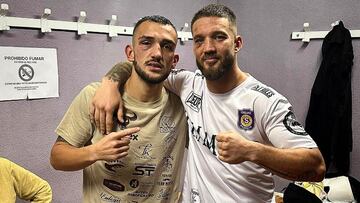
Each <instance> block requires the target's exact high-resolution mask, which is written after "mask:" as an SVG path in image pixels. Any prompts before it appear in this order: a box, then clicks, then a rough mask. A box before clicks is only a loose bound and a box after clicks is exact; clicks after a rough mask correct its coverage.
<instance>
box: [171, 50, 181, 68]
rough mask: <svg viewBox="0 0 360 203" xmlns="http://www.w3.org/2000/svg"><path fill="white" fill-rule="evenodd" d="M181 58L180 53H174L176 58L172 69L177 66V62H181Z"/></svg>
mask: <svg viewBox="0 0 360 203" xmlns="http://www.w3.org/2000/svg"><path fill="white" fill-rule="evenodd" d="M179 59H180V56H179V54H177V53H175V54H174V59H173V63H172V66H171V69H174V68H175V66H176V64H177V63H178V62H179Z"/></svg>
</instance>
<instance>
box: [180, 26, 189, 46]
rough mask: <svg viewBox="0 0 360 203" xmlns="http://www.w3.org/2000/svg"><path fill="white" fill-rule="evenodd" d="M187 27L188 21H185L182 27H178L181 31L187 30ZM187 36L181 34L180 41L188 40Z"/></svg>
mask: <svg viewBox="0 0 360 203" xmlns="http://www.w3.org/2000/svg"><path fill="white" fill-rule="evenodd" d="M188 29H189V24H188V23H185V24H184V26H183V27H181V28H180V31H181V32H187V30H188ZM188 40H189V38H187V37H186V36H183V37H181V38H180V42H185V41H188Z"/></svg>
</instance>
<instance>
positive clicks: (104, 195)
mask: <svg viewBox="0 0 360 203" xmlns="http://www.w3.org/2000/svg"><path fill="white" fill-rule="evenodd" d="M100 199H101V200H102V201H104V202H112V203H120V202H121V199H120V198H118V197H115V196H113V195H111V194H108V193H105V192H101V193H100Z"/></svg>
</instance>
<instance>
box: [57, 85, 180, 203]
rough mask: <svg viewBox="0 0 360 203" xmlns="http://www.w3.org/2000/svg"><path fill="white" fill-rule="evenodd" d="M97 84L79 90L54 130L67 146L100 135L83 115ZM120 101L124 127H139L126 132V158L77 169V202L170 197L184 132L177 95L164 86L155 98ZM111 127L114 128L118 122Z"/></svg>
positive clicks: (176, 188) (176, 187)
mask: <svg viewBox="0 0 360 203" xmlns="http://www.w3.org/2000/svg"><path fill="white" fill-rule="evenodd" d="M99 85H100V83H91V84H90V85H88V86H87V87H85V88H84V89H83V90H82V91H81V92H80V93H79V95H78V96H77V97H76V98H75V99H74V101H73V102H72V104H71V105H70V107H69V109H68V111H67V112H66V114H65V116H64V118H63V120H62V121H61V123H60V124H59V126H58V128H57V129H56V133H57V134H58V135H59V136H61V137H63V138H64V139H65V140H66V141H67V142H69V143H70V144H71V145H73V146H76V147H83V146H85V145H87V144H91V143H96V142H98V141H99V140H100V139H101V138H102V137H103V135H101V133H99V130H98V129H96V127H95V126H94V125H92V124H91V122H90V118H89V102H91V99H92V97H93V95H94V93H95V90H96V89H97V88H98V87H99ZM123 101H124V106H125V109H126V113H125V115H126V116H125V123H126V127H141V130H140V131H139V132H138V133H136V134H133V135H131V141H130V149H129V154H128V155H127V156H126V157H123V158H121V159H119V160H116V161H112V162H106V161H97V162H95V163H94V164H92V165H91V166H89V167H87V168H85V169H84V170H83V175H84V178H83V193H84V199H83V202H86V203H91V202H176V201H177V199H178V198H179V196H180V192H181V189H182V186H181V185H180V182H182V181H180V180H181V179H183V177H181V175H180V173H181V164H182V159H183V155H184V148H185V140H186V136H187V127H186V117H185V114H184V110H183V106H182V104H181V101H180V99H179V98H178V97H177V96H176V95H174V94H173V93H170V92H168V91H166V90H165V89H164V90H163V93H162V96H161V98H160V99H159V100H157V101H155V102H147V103H144V102H139V101H137V100H135V99H133V98H131V97H130V96H129V95H127V94H126V93H124V95H123ZM115 128H116V129H115V130H116V131H119V130H120V126H119V125H117V126H116V127H115ZM105 136H106V135H105ZM90 139H91V143H89V140H90Z"/></svg>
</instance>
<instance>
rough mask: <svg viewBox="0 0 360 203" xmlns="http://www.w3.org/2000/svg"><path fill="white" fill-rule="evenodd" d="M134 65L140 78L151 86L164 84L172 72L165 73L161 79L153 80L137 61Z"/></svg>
mask: <svg viewBox="0 0 360 203" xmlns="http://www.w3.org/2000/svg"><path fill="white" fill-rule="evenodd" d="M133 65H134V68H135V71H136V73H137V74H138V75H139V76H140V78H141V79H142V80H144V81H145V82H147V83H150V84H159V83H161V82H163V81H164V80H165V79H166V78H167V77H168V76H169V74H170V71H169V72H168V73H164V74H163V75H161V76H159V77H155V78H154V77H153V78H152V77H150V75H149V74H147V73H146V72H145V71H144V70H143V69H142V68H141V67H140V66H139V65H138V64H137V62H136V61H134V62H133Z"/></svg>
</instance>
